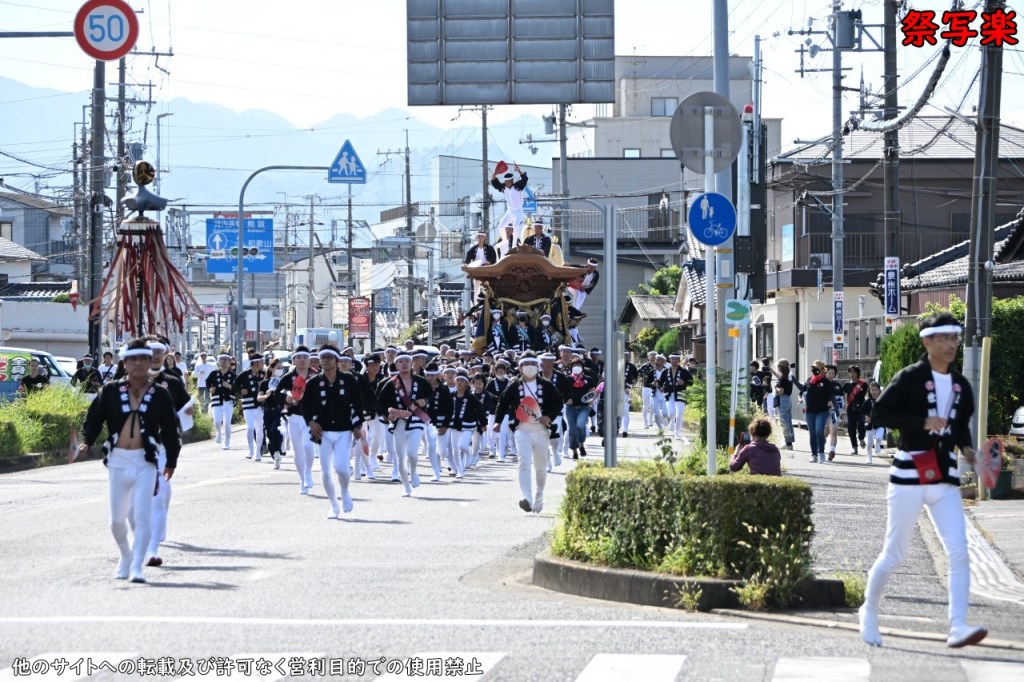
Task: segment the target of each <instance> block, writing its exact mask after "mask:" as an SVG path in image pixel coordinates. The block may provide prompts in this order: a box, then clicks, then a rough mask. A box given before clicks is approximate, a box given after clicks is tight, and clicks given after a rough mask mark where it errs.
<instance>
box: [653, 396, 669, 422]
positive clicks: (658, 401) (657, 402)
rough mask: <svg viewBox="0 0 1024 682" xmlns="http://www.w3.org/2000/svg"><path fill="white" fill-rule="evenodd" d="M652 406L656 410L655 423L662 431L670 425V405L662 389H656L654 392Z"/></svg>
mask: <svg viewBox="0 0 1024 682" xmlns="http://www.w3.org/2000/svg"><path fill="white" fill-rule="evenodd" d="M651 407H652V410H653V412H654V424H655V425H656V426H657V427H658V430H659V431H661V430H662V429H664V428H665V427H666V426H668V421H669V414H668V406H667V404H666V402H665V394H664V393H662V392H661V391H659V390H657V389H654V393H653V396H652V399H651Z"/></svg>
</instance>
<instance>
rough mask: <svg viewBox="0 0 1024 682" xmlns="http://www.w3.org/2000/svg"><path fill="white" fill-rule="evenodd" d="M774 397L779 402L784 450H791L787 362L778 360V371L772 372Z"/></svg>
mask: <svg viewBox="0 0 1024 682" xmlns="http://www.w3.org/2000/svg"><path fill="white" fill-rule="evenodd" d="M773 373H774V374H775V378H776V382H775V396H776V397H777V398H778V400H779V410H778V415H779V420H780V421H781V422H782V435H783V437H784V438H785V439H786V449H787V450H792V449H793V374H792V368H791V367H790V366H789V360H785V359H782V360H779V366H778V371H774V370H773Z"/></svg>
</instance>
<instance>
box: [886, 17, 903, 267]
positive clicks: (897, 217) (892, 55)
mask: <svg viewBox="0 0 1024 682" xmlns="http://www.w3.org/2000/svg"><path fill="white" fill-rule="evenodd" d="M883 1H884V3H885V18H884V21H883V38H884V42H883V46H884V50H885V56H884V69H885V71H884V77H883V79H882V83H883V89H884V90H885V113H884V115H883V118H884V119H885V120H886V121H888V120H891V119H894V118H896V116H897V114H898V113H899V111H898V108H899V99H898V97H897V96H896V87H897V86H896V46H897V45H898V44H899V43H897V42H896V5H897V4H898V3H899V2H900V0H883ZM883 147H884V150H883V154H884V156H883V158H884V165H883V166H882V172H883V183H884V185H885V204H884V211H885V214H884V215H885V225H884V230H885V248H884V249H883V256H884V257H885V258H902V255H903V254H901V253H900V247H899V243H898V241H897V240H898V239H899V236H898V235H899V231H900V222H901V214H900V182H899V178H900V134H899V130H898V129H894V130H887V131H886V132H885V141H884V143H883Z"/></svg>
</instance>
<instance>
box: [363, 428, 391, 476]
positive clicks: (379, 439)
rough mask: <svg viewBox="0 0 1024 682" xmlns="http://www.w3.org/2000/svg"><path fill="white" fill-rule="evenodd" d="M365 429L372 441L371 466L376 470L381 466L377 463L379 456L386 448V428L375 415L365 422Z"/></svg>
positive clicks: (370, 441)
mask: <svg viewBox="0 0 1024 682" xmlns="http://www.w3.org/2000/svg"><path fill="white" fill-rule="evenodd" d="M363 431H365V432H366V437H367V439H368V442H369V443H370V466H371V467H373V470H374V471H376V470H377V469H379V468H380V467H379V466H378V465H377V461H378V460H377V456H378V455H380V454H381V452H382V451H383V450H384V433H385V432H386V428H385V427H384V425H383V424H381V423H380V421H379V420H378V419H377V418H376V417H374V418H371V419H370V420H369V421H367V422H365V423H364V424H363Z"/></svg>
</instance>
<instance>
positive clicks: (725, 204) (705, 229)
mask: <svg viewBox="0 0 1024 682" xmlns="http://www.w3.org/2000/svg"><path fill="white" fill-rule="evenodd" d="M687 218H688V222H689V224H690V232H691V233H693V237H694V239H696V240H697V241H699V242H700V243H701V244H704V245H705V246H720V245H722V244H724V243H726V242H727V241H729V239H730V238H731V237H732V233H733V232H735V231H736V207H735V206H733V205H732V202H731V201H729V199H728V197H726V196H725V195H722V194H719V193H718V192H705V193H704V194H700V195H698V196H697V197H694V199H693V203H692V204H690V212H689V213H688V214H687Z"/></svg>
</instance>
